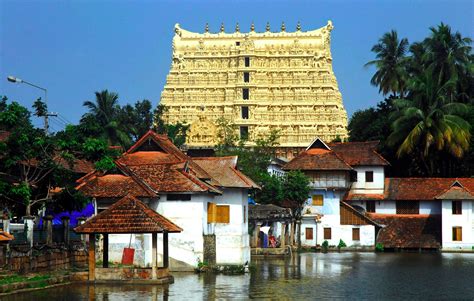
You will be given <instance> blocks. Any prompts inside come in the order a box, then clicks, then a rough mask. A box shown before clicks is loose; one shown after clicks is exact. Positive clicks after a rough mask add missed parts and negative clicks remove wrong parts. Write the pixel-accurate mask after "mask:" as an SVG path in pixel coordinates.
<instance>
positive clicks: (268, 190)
mask: <svg viewBox="0 0 474 301" xmlns="http://www.w3.org/2000/svg"><path fill="white" fill-rule="evenodd" d="M260 187H261V188H262V189H261V190H260V191H258V192H257V194H256V200H257V202H259V203H262V204H275V205H281V203H282V201H283V200H284V198H285V194H284V191H283V179H282V178H281V177H277V176H275V175H269V174H266V175H264V176H263V177H262V178H261V182H260Z"/></svg>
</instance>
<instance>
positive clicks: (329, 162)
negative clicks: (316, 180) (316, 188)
mask: <svg viewBox="0 0 474 301" xmlns="http://www.w3.org/2000/svg"><path fill="white" fill-rule="evenodd" d="M351 169H352V167H351V166H350V165H349V164H347V163H346V162H344V160H342V158H341V157H339V156H338V155H337V154H336V153H335V152H333V151H330V150H326V149H321V148H313V149H309V150H306V151H303V152H301V153H300V154H299V155H298V156H296V157H295V158H293V160H291V161H290V162H288V163H287V164H285V165H284V166H283V170H351Z"/></svg>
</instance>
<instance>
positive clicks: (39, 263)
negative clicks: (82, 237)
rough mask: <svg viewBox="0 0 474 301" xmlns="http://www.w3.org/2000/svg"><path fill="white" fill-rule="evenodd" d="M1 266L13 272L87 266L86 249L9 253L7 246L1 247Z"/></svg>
mask: <svg viewBox="0 0 474 301" xmlns="http://www.w3.org/2000/svg"><path fill="white" fill-rule="evenodd" d="M0 249H1V251H0V264H1V266H0V268H3V269H5V270H9V271H12V272H19V273H28V272H43V271H55V270H58V269H70V268H86V267H87V264H88V261H87V252H86V251H85V250H65V249H43V250H40V251H37V250H35V251H34V252H33V254H32V255H31V256H29V255H27V254H12V253H11V255H10V256H9V255H7V252H6V248H4V247H3V248H0Z"/></svg>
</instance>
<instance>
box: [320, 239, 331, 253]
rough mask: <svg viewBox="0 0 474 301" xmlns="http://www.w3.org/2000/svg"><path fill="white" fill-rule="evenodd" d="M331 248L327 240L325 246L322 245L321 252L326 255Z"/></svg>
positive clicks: (324, 242)
mask: <svg viewBox="0 0 474 301" xmlns="http://www.w3.org/2000/svg"><path fill="white" fill-rule="evenodd" d="M328 248H329V242H328V241H327V240H325V241H323V244H322V245H321V250H322V251H323V252H324V253H326V252H327V251H328Z"/></svg>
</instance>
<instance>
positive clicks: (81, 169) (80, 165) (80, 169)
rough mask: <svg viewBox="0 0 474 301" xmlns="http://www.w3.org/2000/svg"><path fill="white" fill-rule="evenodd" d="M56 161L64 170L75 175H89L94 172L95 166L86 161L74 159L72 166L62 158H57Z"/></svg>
mask: <svg viewBox="0 0 474 301" xmlns="http://www.w3.org/2000/svg"><path fill="white" fill-rule="evenodd" d="M54 161H55V162H56V163H57V164H59V165H61V166H62V167H63V168H66V169H69V170H71V171H73V172H75V173H81V174H87V173H89V172H91V171H93V170H94V164H93V163H92V162H90V161H87V160H84V159H74V160H73V161H72V162H71V164H70V163H69V162H68V161H67V160H66V159H64V158H62V157H59V156H57V157H55V158H54Z"/></svg>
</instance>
